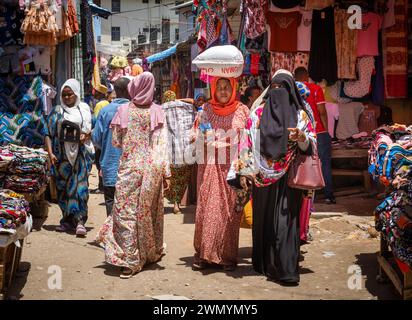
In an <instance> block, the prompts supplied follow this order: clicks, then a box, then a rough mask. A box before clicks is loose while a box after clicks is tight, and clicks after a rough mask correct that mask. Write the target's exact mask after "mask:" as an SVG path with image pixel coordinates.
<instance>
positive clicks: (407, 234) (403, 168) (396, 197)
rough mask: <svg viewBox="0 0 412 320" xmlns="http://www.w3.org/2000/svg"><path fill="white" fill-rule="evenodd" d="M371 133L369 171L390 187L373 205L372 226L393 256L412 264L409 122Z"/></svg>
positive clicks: (411, 147) (411, 171)
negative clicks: (388, 192)
mask: <svg viewBox="0 0 412 320" xmlns="http://www.w3.org/2000/svg"><path fill="white" fill-rule="evenodd" d="M373 137H374V142H373V145H372V147H371V149H370V150H369V159H370V167H369V172H370V174H371V175H372V177H373V178H374V180H375V181H380V182H381V183H382V184H384V185H385V186H387V187H388V188H390V190H391V193H390V194H389V195H388V197H387V198H386V199H385V200H384V201H383V202H382V203H381V204H380V205H379V206H378V207H377V208H376V209H375V222H376V225H375V227H376V230H377V231H379V232H382V234H383V236H384V238H385V239H386V240H387V241H388V243H389V245H390V246H391V249H392V252H393V254H394V255H395V257H396V258H397V259H399V260H400V261H402V262H403V263H405V264H407V265H408V266H409V267H410V268H412V126H410V127H406V126H404V125H394V126H383V127H380V128H379V129H377V130H375V131H374V134H373Z"/></svg>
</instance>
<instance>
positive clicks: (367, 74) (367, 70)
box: [344, 56, 375, 98]
mask: <svg viewBox="0 0 412 320" xmlns="http://www.w3.org/2000/svg"><path fill="white" fill-rule="evenodd" d="M374 69H375V58H374V57H370V56H369V57H362V58H359V59H358V63H357V71H358V72H357V73H358V75H359V79H358V80H356V81H347V82H345V85H344V91H345V94H346V95H347V96H348V97H351V98H362V97H364V96H366V95H367V94H368V93H370V91H371V81H372V74H373V71H374Z"/></svg>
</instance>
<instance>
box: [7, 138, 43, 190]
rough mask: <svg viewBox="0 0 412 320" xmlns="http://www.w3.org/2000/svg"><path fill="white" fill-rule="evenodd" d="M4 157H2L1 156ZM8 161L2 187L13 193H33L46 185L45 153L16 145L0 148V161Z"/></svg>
mask: <svg viewBox="0 0 412 320" xmlns="http://www.w3.org/2000/svg"><path fill="white" fill-rule="evenodd" d="M3 154H4V155H6V156H4V157H3V156H2V155H3ZM3 158H5V159H8V160H9V161H8V168H7V175H6V177H5V178H4V180H3V182H4V187H5V188H7V189H10V190H13V191H15V192H21V193H33V192H37V191H39V190H40V189H41V188H43V187H44V186H45V185H46V184H47V152H45V151H44V150H42V149H31V148H27V147H21V146H17V145H12V144H11V145H8V146H5V147H0V159H3ZM0 163H1V162H0Z"/></svg>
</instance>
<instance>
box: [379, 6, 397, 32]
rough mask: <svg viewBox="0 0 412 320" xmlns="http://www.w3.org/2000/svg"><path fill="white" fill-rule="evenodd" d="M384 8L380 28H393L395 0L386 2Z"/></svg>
mask: <svg viewBox="0 0 412 320" xmlns="http://www.w3.org/2000/svg"><path fill="white" fill-rule="evenodd" d="M384 5H385V7H386V10H385V11H386V12H385V14H384V16H383V21H382V28H383V29H386V28H390V27H393V26H394V25H395V23H396V19H395V0H387V1H385V3H384Z"/></svg>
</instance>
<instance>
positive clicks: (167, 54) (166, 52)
mask: <svg viewBox="0 0 412 320" xmlns="http://www.w3.org/2000/svg"><path fill="white" fill-rule="evenodd" d="M176 49H177V44H175V45H174V46H173V47H170V48H169V49H167V50H164V51H162V52H158V53H155V54H153V55H151V56H149V57H147V58H146V59H147V62H148V63H153V62H156V61H160V60H163V59H166V58H167V57H170V56H171V55H173V54H175V53H176Z"/></svg>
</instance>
